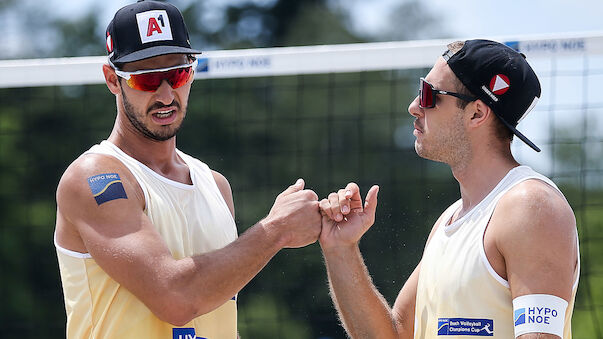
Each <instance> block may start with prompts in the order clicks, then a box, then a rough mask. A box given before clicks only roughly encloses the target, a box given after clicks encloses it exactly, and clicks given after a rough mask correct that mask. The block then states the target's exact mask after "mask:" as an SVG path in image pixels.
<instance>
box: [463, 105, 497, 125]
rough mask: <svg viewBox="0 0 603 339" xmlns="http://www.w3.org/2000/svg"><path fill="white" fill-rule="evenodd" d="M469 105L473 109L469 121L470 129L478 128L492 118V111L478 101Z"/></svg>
mask: <svg viewBox="0 0 603 339" xmlns="http://www.w3.org/2000/svg"><path fill="white" fill-rule="evenodd" d="M471 105H472V106H473V107H472V112H471V119H470V120H469V126H470V127H479V126H481V125H483V124H485V123H486V122H487V121H488V120H490V119H491V118H493V117H494V112H492V109H491V108H490V107H489V106H488V105H486V104H485V103H484V102H483V101H481V100H479V99H478V100H476V101H474V102H473V103H472V104H471ZM467 108H469V107H467ZM470 109H471V108H470Z"/></svg>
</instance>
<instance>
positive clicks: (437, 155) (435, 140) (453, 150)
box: [415, 111, 470, 167]
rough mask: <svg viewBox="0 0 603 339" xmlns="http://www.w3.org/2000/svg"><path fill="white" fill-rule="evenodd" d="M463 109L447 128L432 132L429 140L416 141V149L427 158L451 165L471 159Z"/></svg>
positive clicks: (454, 165)
mask: <svg viewBox="0 0 603 339" xmlns="http://www.w3.org/2000/svg"><path fill="white" fill-rule="evenodd" d="M463 113H464V112H463V111H458V112H457V113H456V116H455V118H454V119H453V120H452V122H451V123H450V124H447V125H446V129H442V130H439V131H436V133H434V132H432V135H430V138H429V140H427V139H426V138H424V139H423V142H422V143H419V142H418V139H417V140H416V141H415V151H416V152H417V154H418V155H419V156H420V157H422V158H425V159H429V160H433V161H438V162H443V163H446V164H448V165H450V166H451V167H456V165H458V164H460V163H463V162H467V161H468V160H469V159H470V151H469V138H468V137H467V133H466V131H465V126H464V125H463V119H462V117H463Z"/></svg>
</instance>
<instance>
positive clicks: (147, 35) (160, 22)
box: [136, 10, 173, 44]
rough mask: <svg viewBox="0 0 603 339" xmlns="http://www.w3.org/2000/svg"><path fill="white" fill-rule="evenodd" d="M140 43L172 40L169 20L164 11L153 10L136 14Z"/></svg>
mask: <svg viewBox="0 0 603 339" xmlns="http://www.w3.org/2000/svg"><path fill="white" fill-rule="evenodd" d="M136 21H137V22H138V33H139V34H140V41H141V42H142V43H143V44H144V43H148V42H153V41H165V40H173V38H172V27H171V26H170V18H169V17H168V15H167V12H166V11H165V10H153V11H147V12H142V13H138V14H136Z"/></svg>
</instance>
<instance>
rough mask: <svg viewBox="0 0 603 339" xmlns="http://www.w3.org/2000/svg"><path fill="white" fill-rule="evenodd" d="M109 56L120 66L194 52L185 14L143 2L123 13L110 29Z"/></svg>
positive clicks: (169, 5)
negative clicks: (183, 15) (160, 56)
mask: <svg viewBox="0 0 603 339" xmlns="http://www.w3.org/2000/svg"><path fill="white" fill-rule="evenodd" d="M106 39H107V46H106V47H107V53H108V54H109V60H110V61H111V62H112V63H113V64H114V65H116V66H120V65H122V64H123V63H126V62H133V61H138V60H143V59H147V58H152V57H155V56H159V55H164V54H176V53H182V54H200V53H201V51H198V50H195V49H192V48H191V44H190V41H189V38H188V30H187V29H186V25H185V23H184V19H183V18H182V13H180V11H179V10H178V8H176V7H175V6H174V5H172V4H170V3H167V2H159V1H144V0H139V1H138V2H136V3H133V4H131V5H128V6H125V7H122V8H121V9H119V10H118V11H117V12H116V13H115V16H114V17H113V20H111V22H110V23H109V26H107V33H106Z"/></svg>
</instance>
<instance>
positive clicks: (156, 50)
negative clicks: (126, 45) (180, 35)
mask: <svg viewBox="0 0 603 339" xmlns="http://www.w3.org/2000/svg"><path fill="white" fill-rule="evenodd" d="M166 54H201V51H198V50H196V49H192V48H186V47H180V46H155V47H149V48H146V49H143V50H140V51H136V52H133V53H130V54H126V55H124V56H122V57H121V58H119V59H115V60H113V61H112V62H113V63H120V64H122V63H125V62H134V61H139V60H144V59H148V58H152V57H156V56H160V55H166Z"/></svg>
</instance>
